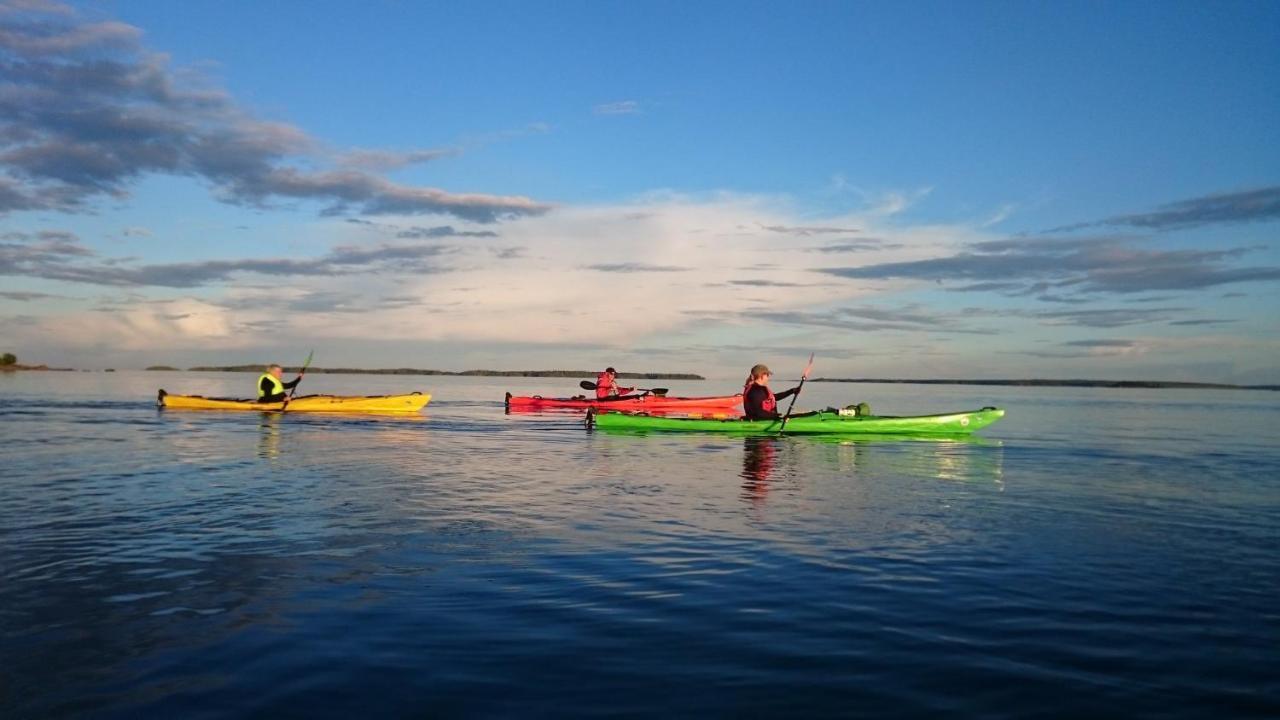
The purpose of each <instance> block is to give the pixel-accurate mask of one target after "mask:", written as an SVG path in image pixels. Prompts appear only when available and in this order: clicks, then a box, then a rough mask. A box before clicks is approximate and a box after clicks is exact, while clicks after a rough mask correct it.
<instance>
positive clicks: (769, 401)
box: [742, 380, 778, 412]
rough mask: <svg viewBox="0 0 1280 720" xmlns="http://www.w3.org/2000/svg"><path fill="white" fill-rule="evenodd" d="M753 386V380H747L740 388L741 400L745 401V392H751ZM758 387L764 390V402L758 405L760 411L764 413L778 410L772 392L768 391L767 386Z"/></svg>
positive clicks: (754, 382)
mask: <svg viewBox="0 0 1280 720" xmlns="http://www.w3.org/2000/svg"><path fill="white" fill-rule="evenodd" d="M755 384H756V381H755V380H747V384H746V385H743V386H742V399H743V400H746V399H747V392H749V391H750V390H751V386H752V385H755ZM760 387H762V388H764V392H765V396H764V402H762V403H760V409H761V410H764V411H765V412H774V411H775V410H777V409H778V401H777V399H775V398H774V397H773V391H772V390H770V389H769V386H768V385H761V386H760Z"/></svg>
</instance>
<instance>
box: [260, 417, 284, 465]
mask: <svg viewBox="0 0 1280 720" xmlns="http://www.w3.org/2000/svg"><path fill="white" fill-rule="evenodd" d="M281 417H282V416H281V415H280V413H262V423H261V424H259V425H258V427H259V428H260V429H261V430H262V433H261V434H260V435H258V457H260V458H266V459H268V460H274V459H276V458H278V457H280V418H281Z"/></svg>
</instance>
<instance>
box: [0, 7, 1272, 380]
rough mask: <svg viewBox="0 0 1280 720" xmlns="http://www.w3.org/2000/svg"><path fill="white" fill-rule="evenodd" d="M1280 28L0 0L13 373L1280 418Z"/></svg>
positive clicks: (5, 305) (1234, 18)
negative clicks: (773, 369)
mask: <svg viewBox="0 0 1280 720" xmlns="http://www.w3.org/2000/svg"><path fill="white" fill-rule="evenodd" d="M1278 41H1280V7H1278V6H1276V5H1275V4H1271V3H1256V2H1240V3H1234V2H1226V3H1212V4H1209V3H1175V2H1167V3H1126V4H1121V3H1107V4H1103V3H1097V4H1086V3H1013V2H1009V3H1003V2H1002V3H894V4H863V3H812V4H781V3H778V4H765V3H748V4H743V3H698V4H689V3H649V4H623V3H580V4H556V5H555V6H554V7H552V8H547V7H539V6H534V5H528V4H518V3H491V4H480V3H476V4H471V5H470V6H465V7H455V6H454V4H425V3H396V2H370V3H362V4H359V5H353V4H344V3H235V2H219V3H212V2H209V3H170V2H129V3H113V2H112V3H108V2H95V3H84V4H77V5H60V4H56V3H51V2H44V1H39V2H36V1H34V0H25V1H15V0H8V1H4V0H0V68H2V69H3V71H0V235H3V236H4V237H0V338H3V340H2V341H0V343H2V344H5V345H8V346H11V347H12V348H13V351H14V352H17V353H18V354H19V355H20V356H21V357H23V358H24V359H30V360H36V361H42V362H48V363H50V364H62V365H75V366H78V367H96V366H105V365H114V366H118V367H127V366H142V365H146V364H152V363H165V362H167V363H172V364H178V365H191V364H206V363H218V364H222V363H226V364H230V363H238V362H257V361H262V360H267V359H272V358H280V359H285V360H287V359H288V358H289V357H291V356H293V355H301V354H305V350H306V349H309V348H310V347H313V346H314V347H316V348H317V357H318V358H323V361H321V360H317V362H318V363H321V362H322V364H329V365H361V366H370V367H386V366H403V365H411V366H417V367H439V368H448V369H466V368H474V367H491V368H508V369H515V368H542V367H587V368H589V367H595V366H596V365H604V364H612V365H617V366H620V367H624V369H630V368H634V369H643V370H686V371H693V372H701V373H703V374H707V375H713V376H723V377H736V376H737V375H739V374H741V372H742V370H743V369H744V368H746V367H749V366H750V365H751V364H753V363H755V362H758V361H765V362H769V363H771V364H775V363H776V364H780V365H783V366H785V365H786V364H787V363H793V364H795V363H800V362H802V359H803V358H804V357H807V355H808V352H809V351H811V350H812V351H817V352H818V355H819V358H820V363H819V365H818V369H819V370H820V371H821V373H820V374H826V375H843V376H849V375H854V376H872V375H877V376H882V375H891V376H900V377H913V376H914V377H936V376H940V375H943V376H951V377H955V376H966V377H1000V376H1019V377H1030V376H1036V377H1052V376H1064V375H1066V376H1071V377H1099V378H1165V379H1180V380H1207V381H1227V382H1280V367H1278V365H1280V364H1278V363H1277V362H1276V360H1275V358H1276V357H1280V353H1278V352H1277V351H1280V323H1278V322H1277V320H1276V319H1275V318H1276V316H1277V312H1276V310H1277V308H1280V302H1278V300H1280V247H1278V244H1277V236H1276V232H1277V228H1280V143H1278V142H1277V141H1276V139H1277V138H1276V131H1275V128H1277V127H1280V42H1278Z"/></svg>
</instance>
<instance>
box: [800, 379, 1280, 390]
mask: <svg viewBox="0 0 1280 720" xmlns="http://www.w3.org/2000/svg"><path fill="white" fill-rule="evenodd" d="M809 382H829V383H897V384H908V385H1009V386H1026V387H1100V388H1138V389H1145V390H1159V389H1183V390H1280V385H1230V384H1226V383H1197V382H1166V381H1163V380H1048V379H1041V378H1033V379H1026V380H906V379H898V378H814V379H812V380H810V381H809Z"/></svg>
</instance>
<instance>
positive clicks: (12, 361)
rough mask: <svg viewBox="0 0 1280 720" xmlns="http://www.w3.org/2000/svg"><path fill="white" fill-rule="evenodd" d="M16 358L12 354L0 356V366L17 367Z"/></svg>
mask: <svg viewBox="0 0 1280 720" xmlns="http://www.w3.org/2000/svg"><path fill="white" fill-rule="evenodd" d="M17 364H18V356H17V355H14V354H13V353H5V354H4V355H0V365H17Z"/></svg>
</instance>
